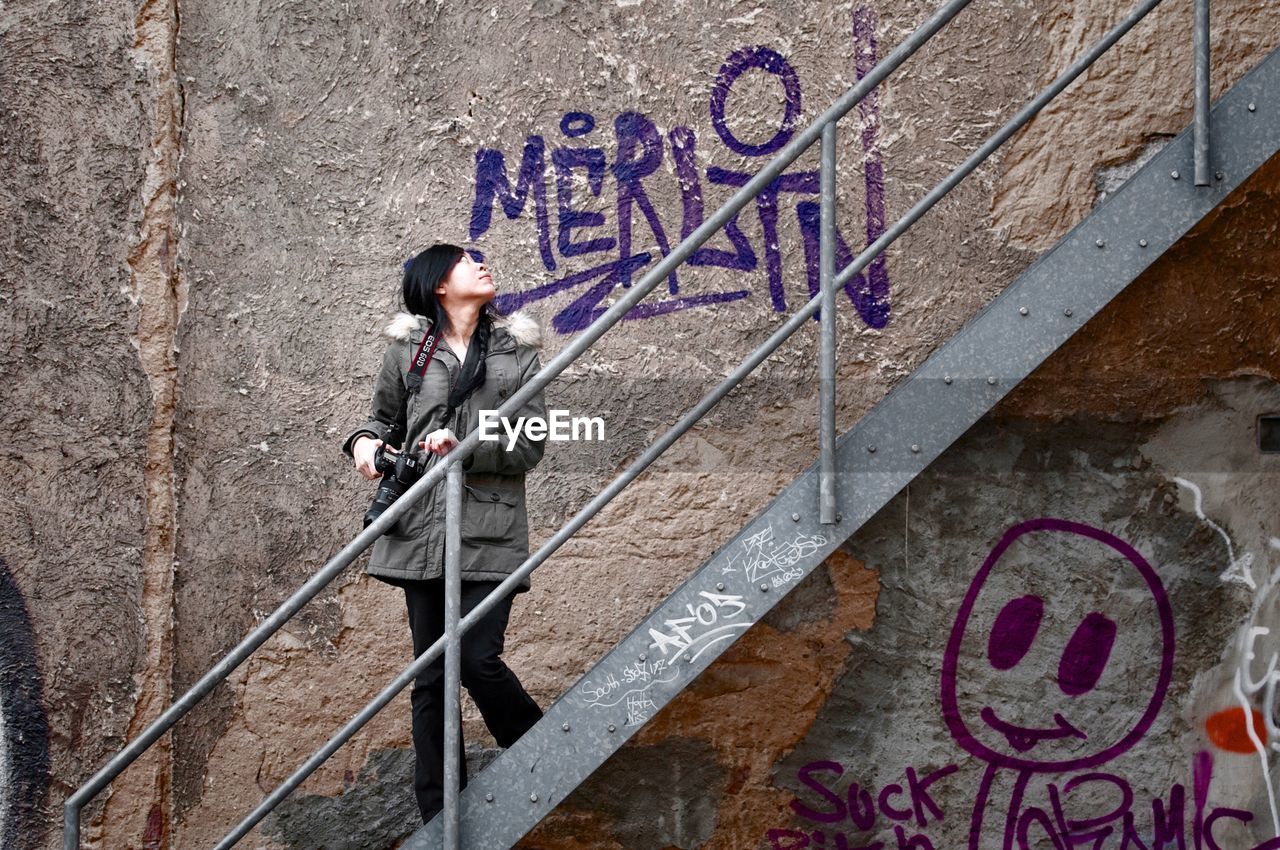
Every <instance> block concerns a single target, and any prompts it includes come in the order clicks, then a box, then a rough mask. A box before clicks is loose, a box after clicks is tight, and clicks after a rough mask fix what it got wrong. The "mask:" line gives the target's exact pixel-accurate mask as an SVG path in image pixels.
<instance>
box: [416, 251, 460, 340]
mask: <svg viewBox="0 0 1280 850" xmlns="http://www.w3.org/2000/svg"><path fill="white" fill-rule="evenodd" d="M461 259H462V249H461V248H459V247H458V246H457V245H446V244H444V243H440V244H437V245H432V246H431V247H430V248H428V249H427V250H425V251H423V252H422V253H420V254H418V255H417V256H415V257H413V258H412V259H411V260H409V262H407V263H405V266H404V283H403V285H402V295H403V297H404V308H405V309H406V310H408V311H409V312H410V313H413V314H414V315H415V316H426V317H427V319H428V320H429V321H430V322H431V323H432V324H434V325H437V326H440V327H444V325H445V324H447V323H448V321H449V317H448V316H446V315H445V314H444V310H443V309H442V308H441V306H440V297H439V296H438V295H436V287H437V286H439V285H440V281H442V280H444V279H445V278H447V277H448V276H449V273H450V272H451V271H453V267H454V266H456V265H457V264H458V261H459V260H461Z"/></svg>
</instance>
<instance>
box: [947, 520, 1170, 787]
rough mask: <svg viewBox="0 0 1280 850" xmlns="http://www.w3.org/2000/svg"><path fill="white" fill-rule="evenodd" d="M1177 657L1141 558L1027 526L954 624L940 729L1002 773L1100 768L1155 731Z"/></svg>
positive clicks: (1157, 591)
mask: <svg viewBox="0 0 1280 850" xmlns="http://www.w3.org/2000/svg"><path fill="white" fill-rule="evenodd" d="M1063 564H1070V565H1071V568H1070V569H1067V568H1064V567H1063V566H1062V565H1063ZM1047 600H1052V602H1053V604H1052V606H1051V607H1050V606H1047V605H1046V601H1047ZM1173 653H1174V625H1173V610H1172V607H1171V606H1170V604H1169V598H1168V595H1167V594H1166V593H1165V590H1164V586H1163V584H1162V583H1161V581H1160V577H1159V576H1158V575H1157V574H1156V572H1155V570H1153V569H1152V568H1151V566H1150V565H1149V564H1148V563H1147V562H1146V560H1144V559H1143V557H1142V556H1141V555H1140V554H1138V552H1137V550H1135V549H1134V548H1133V547H1132V546H1130V545H1129V544H1127V543H1125V542H1124V541H1122V540H1120V539H1119V538H1117V537H1115V536H1113V535H1111V534H1108V533H1106V532H1105V531H1101V530H1099V529H1096V528H1093V527H1091V526H1087V525H1082V524H1080V523H1074V522H1068V521H1066V520H1059V519H1049V518H1043V519H1034V520H1030V521H1028V522H1024V523H1021V524H1019V525H1017V526H1014V527H1013V528H1011V529H1009V530H1008V531H1007V532H1006V533H1005V534H1004V536H1003V537H1002V538H1001V539H1000V542H999V543H998V544H997V545H996V547H995V548H994V549H993V550H992V551H991V554H990V555H989V556H988V557H987V559H986V561H985V562H984V563H983V565H982V567H981V569H979V570H978V572H977V574H976V575H975V576H974V578H973V581H972V583H971V584H970V585H969V589H968V592H967V593H966V594H965V596H964V600H963V601H962V603H961V605H960V609H959V611H958V612H957V614H956V621H955V625H954V627H953V628H952V630H951V637H950V639H949V641H948V643H947V648H946V653H945V655H944V657H943V666H942V694H941V697H942V713H943V718H944V720H945V721H946V724H947V727H948V729H949V730H950V732H951V735H952V736H953V737H954V738H955V740H956V742H957V743H959V744H960V746H961V747H963V748H964V749H965V750H967V751H968V752H970V753H972V754H973V755H975V756H977V757H978V758H980V759H982V760H983V761H986V762H988V763H989V764H991V765H993V766H996V767H1007V768H1015V769H1020V770H1026V771H1030V772H1036V773H1047V772H1057V771H1064V770H1078V769H1081V768H1085V767H1091V766H1094V765H1099V764H1102V763H1104V762H1107V761H1109V760H1111V759H1113V758H1115V757H1116V756H1118V755H1120V754H1121V753H1123V752H1125V751H1126V750H1128V749H1129V748H1130V747H1132V746H1133V745H1134V744H1135V743H1137V742H1138V741H1139V740H1140V739H1141V738H1142V737H1143V736H1144V735H1145V734H1146V733H1147V731H1148V729H1150V727H1151V724H1152V723H1153V722H1154V720H1155V718H1156V715H1157V714H1158V713H1159V711H1160V706H1161V705H1162V704H1163V702H1164V698H1165V694H1166V693H1167V691H1168V688H1169V682H1170V679H1171V677H1172V674H1173Z"/></svg>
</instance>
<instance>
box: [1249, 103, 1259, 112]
mask: <svg viewBox="0 0 1280 850" xmlns="http://www.w3.org/2000/svg"><path fill="white" fill-rule="evenodd" d="M1257 110H1258V105H1257V104H1256V103H1251V104H1249V111H1250V112H1256V111H1257Z"/></svg>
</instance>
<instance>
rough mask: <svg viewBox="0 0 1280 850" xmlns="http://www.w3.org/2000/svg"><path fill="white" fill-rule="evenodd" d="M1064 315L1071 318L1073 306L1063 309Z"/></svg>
mask: <svg viewBox="0 0 1280 850" xmlns="http://www.w3.org/2000/svg"><path fill="white" fill-rule="evenodd" d="M1062 315H1064V316H1066V317H1067V318H1071V308H1070V307H1068V308H1067V309H1065V310H1063V311H1062Z"/></svg>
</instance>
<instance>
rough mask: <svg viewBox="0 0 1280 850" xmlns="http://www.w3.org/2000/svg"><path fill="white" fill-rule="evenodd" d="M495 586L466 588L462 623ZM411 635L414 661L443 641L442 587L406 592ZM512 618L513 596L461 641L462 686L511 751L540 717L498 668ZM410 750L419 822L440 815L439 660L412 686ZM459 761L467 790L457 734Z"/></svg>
mask: <svg viewBox="0 0 1280 850" xmlns="http://www.w3.org/2000/svg"><path fill="white" fill-rule="evenodd" d="M497 586H498V582H494V581H464V582H463V583H462V612H461V615H460V616H463V617H465V616H466V615H467V613H468V612H469V611H471V609H473V608H475V607H476V605H478V604H480V602H481V601H483V600H484V598H485V597H486V596H488V595H489V593H490V592H491V591H492V590H493V589H494V588H495V587H497ZM404 594H405V602H406V604H407V605H408V607H409V628H410V630H411V631H412V632H413V654H414V656H415V657H417V656H419V655H421V654H422V653H423V652H425V651H426V650H427V649H428V648H430V646H431V644H433V643H435V642H436V640H437V639H438V638H439V637H440V635H442V634H444V581H443V580H442V579H435V580H433V581H413V582H407V583H405V585H404ZM510 614H511V596H507V597H506V598H505V599H503V600H502V601H500V602H499V603H498V604H497V605H495V606H494V607H493V609H492V610H491V611H489V613H488V614H486V615H485V616H484V618H483V619H481V620H480V622H478V623H476V624H475V625H474V626H473V627H472V628H471V629H470V630H469V631H468V632H467V633H466V635H465V636H463V639H462V651H461V656H462V665H461V666H462V670H461V674H462V685H463V687H465V688H466V689H467V692H468V693H470V694H471V699H472V700H474V701H475V704H476V707H477V708H479V709H480V715H481V716H482V717H483V718H484V722H485V725H486V726H488V727H489V731H490V732H491V733H493V737H494V738H495V739H496V740H497V742H498V746H500V747H509V746H511V745H512V744H514V743H515V742H516V741H517V740H519V739H520V736H521V735H523V734H524V733H525V732H527V731H529V729H530V727H532V726H533V724H535V723H537V722H538V720H539V718H541V717H542V709H540V708H538V704H537V703H535V702H534V701H533V699H532V698H531V697H530V696H529V695H528V694H527V693H525V690H524V688H523V687H522V686H521V685H520V680H519V679H517V678H516V675H515V674H514V673H512V672H511V670H510V669H509V668H508V667H507V665H506V664H504V663H503V662H502V658H501V655H502V648H503V640H504V633H505V632H506V630H507V618H508V617H509V616H510ZM410 699H411V702H412V704H413V749H414V752H415V753H416V754H417V765H416V767H415V769H414V775H413V791H414V794H415V795H416V796H417V798H418V810H419V811H421V812H422V822H423V823H427V822H429V821H430V820H431V819H432V818H433V817H435V816H436V813H437V812H439V811H440V810H441V809H442V808H444V705H445V703H444V701H445V694H444V655H443V654H441V656H440V659H439V660H438V661H436V662H434V663H432V664H431V665H429V666H428V667H427V669H426V670H424V671H423V672H422V673H421V674H420V675H419V676H418V677H417V678H416V679H414V682H413V691H412V694H411V697H410ZM458 746H459V752H458V761H459V767H460V779H461V783H462V785H464V786H465V785H466V784H467V762H466V759H465V758H464V757H463V753H462V735H461V734H459V735H458Z"/></svg>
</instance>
